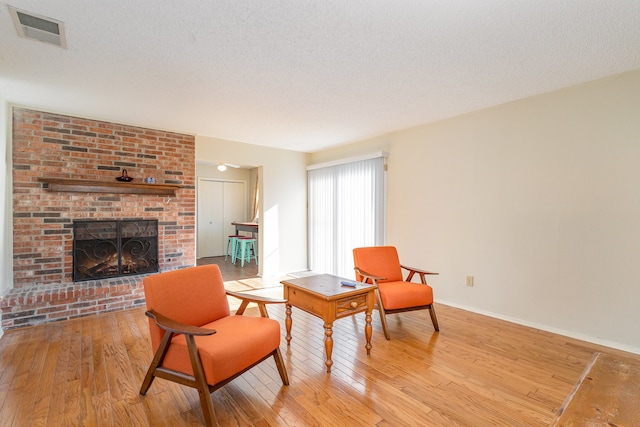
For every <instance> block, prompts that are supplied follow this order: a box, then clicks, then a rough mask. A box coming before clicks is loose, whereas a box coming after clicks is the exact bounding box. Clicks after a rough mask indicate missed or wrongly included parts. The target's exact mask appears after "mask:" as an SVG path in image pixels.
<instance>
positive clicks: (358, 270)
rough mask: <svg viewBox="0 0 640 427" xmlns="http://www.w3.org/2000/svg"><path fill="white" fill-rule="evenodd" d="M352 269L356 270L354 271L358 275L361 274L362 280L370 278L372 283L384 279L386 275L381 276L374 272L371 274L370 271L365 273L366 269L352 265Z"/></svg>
mask: <svg viewBox="0 0 640 427" xmlns="http://www.w3.org/2000/svg"><path fill="white" fill-rule="evenodd" d="M353 269H354V270H355V271H356V273H358V274H359V275H361V276H362V277H364V280H363V282H366V281H367V280H371V282H372V283H376V282H378V280H385V279H386V277H382V276H376V275H375V274H371V273H367V272H366V271H364V270H362V269H360V268H358V267H353Z"/></svg>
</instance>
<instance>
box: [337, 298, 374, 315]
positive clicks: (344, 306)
mask: <svg viewBox="0 0 640 427" xmlns="http://www.w3.org/2000/svg"><path fill="white" fill-rule="evenodd" d="M366 308H367V296H366V295H356V296H353V297H350V298H343V299H339V300H337V301H336V316H337V317H344V316H351V315H352V314H353V313H354V312H359V311H363V310H365V309H366Z"/></svg>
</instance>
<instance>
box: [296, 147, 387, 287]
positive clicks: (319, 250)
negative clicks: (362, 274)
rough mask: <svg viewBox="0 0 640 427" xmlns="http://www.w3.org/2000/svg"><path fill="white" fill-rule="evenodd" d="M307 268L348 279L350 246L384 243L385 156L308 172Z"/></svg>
mask: <svg viewBox="0 0 640 427" xmlns="http://www.w3.org/2000/svg"><path fill="white" fill-rule="evenodd" d="M308 186H309V188H308V198H309V269H310V270H312V271H314V272H316V273H327V274H335V275H337V276H342V277H346V278H353V277H354V272H353V254H352V250H353V248H356V247H360V246H373V245H381V244H383V243H384V231H385V218H384V215H385V203H384V193H385V192H384V187H385V185H384V158H383V157H382V154H381V155H380V156H379V157H375V158H370V159H366V160H360V161H354V162H350V163H343V164H339V165H332V166H326V167H313V168H310V170H309V171H308Z"/></svg>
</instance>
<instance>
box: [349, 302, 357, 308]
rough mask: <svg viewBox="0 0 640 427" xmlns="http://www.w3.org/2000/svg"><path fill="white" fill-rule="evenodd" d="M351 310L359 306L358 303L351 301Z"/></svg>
mask: <svg viewBox="0 0 640 427" xmlns="http://www.w3.org/2000/svg"><path fill="white" fill-rule="evenodd" d="M350 305H351V308H356V307H357V306H358V302H357V301H351V304H350Z"/></svg>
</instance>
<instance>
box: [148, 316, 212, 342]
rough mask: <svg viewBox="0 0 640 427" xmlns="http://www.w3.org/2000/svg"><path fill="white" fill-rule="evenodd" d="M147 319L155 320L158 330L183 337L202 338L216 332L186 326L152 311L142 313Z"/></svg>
mask: <svg viewBox="0 0 640 427" xmlns="http://www.w3.org/2000/svg"><path fill="white" fill-rule="evenodd" d="M144 314H145V315H146V316H147V317H150V318H151V319H153V320H155V322H156V325H158V326H159V327H160V328H162V329H164V330H165V331H168V332H173V333H176V334H184V335H196V336H204V335H213V334H215V333H216V332H217V331H216V330H215V329H205V328H200V327H198V326H192V325H187V324H185V323H181V322H178V321H177V320H173V319H170V318H168V317H166V316H163V315H162V314H160V313H157V312H156V311H154V310H149V311H147V312H145V313H144Z"/></svg>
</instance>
